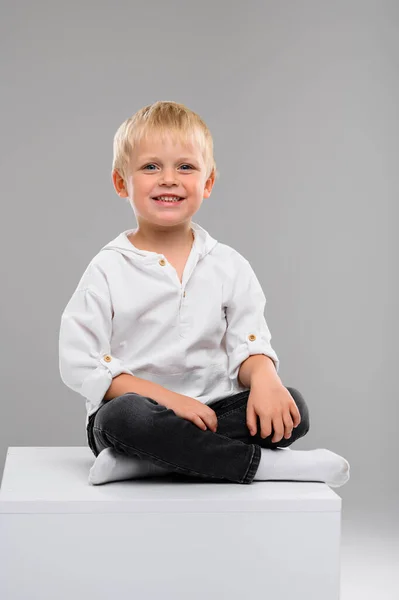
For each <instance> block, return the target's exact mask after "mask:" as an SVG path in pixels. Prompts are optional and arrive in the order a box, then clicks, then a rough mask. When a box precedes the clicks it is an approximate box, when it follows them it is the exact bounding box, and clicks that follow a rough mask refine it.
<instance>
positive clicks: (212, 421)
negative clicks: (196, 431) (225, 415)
mask: <svg viewBox="0 0 399 600" xmlns="http://www.w3.org/2000/svg"><path fill="white" fill-rule="evenodd" d="M163 404H164V406H167V408H171V409H172V410H173V412H175V413H176V414H177V416H178V417H182V418H183V419H187V420H188V421H191V422H192V423H194V425H197V427H199V428H200V429H203V430H206V429H207V427H209V429H211V431H213V432H214V433H216V430H217V425H218V423H217V416H216V413H215V411H214V410H213V409H212V408H211V407H210V406H208V405H207V404H203V403H202V402H200V401H199V400H196V399H195V398H191V397H190V396H185V395H184V394H176V395H175V397H174V398H173V399H171V400H168V402H167V404H166V403H163Z"/></svg>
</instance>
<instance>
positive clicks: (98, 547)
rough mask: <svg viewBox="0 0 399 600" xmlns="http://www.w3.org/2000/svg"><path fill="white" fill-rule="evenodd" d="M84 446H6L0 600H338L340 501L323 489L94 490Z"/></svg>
mask: <svg viewBox="0 0 399 600" xmlns="http://www.w3.org/2000/svg"><path fill="white" fill-rule="evenodd" d="M94 460H95V457H94V455H93V454H92V452H91V450H90V449H89V448H88V447H40V448H32V447H10V448H8V451H7V457H6V463H5V467H4V473H3V480H2V484H1V489H0V570H1V573H0V598H1V599H2V600H3V599H4V600H72V599H74V600H80V599H83V598H89V599H90V600H91V599H93V600H94V599H95V600H132V599H137V600H204V599H206V600H213V599H215V600H216V599H218V600H220V598H228V599H229V600H243V598H246V597H248V598H249V597H253V598H259V599H270V600H271V599H272V598H273V599H274V598H275V599H276V600H292V599H293V598H295V600H338V599H339V587H340V585H339V579H340V538H341V498H340V496H338V495H337V494H336V493H335V492H334V491H333V490H332V489H331V488H330V487H329V486H327V485H326V484H324V483H317V482H299V481H298V482H294V481H264V482H263V481H254V482H252V483H251V484H238V483H231V482H228V481H227V482H224V481H221V482H217V483H214V482H208V481H204V482H202V481H198V480H197V479H196V480H192V481H186V480H184V481H179V480H178V479H176V478H174V479H173V476H161V477H151V478H146V479H137V480H128V481H120V482H112V483H107V484H104V485H99V486H92V485H90V484H89V483H88V480H87V478H88V474H89V470H90V467H91V466H92V464H93V462H94Z"/></svg>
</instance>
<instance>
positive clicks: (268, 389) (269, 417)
mask: <svg viewBox="0 0 399 600" xmlns="http://www.w3.org/2000/svg"><path fill="white" fill-rule="evenodd" d="M257 415H259V418H260V436H261V438H267V437H268V436H269V435H271V433H272V427H273V430H274V436H273V438H272V440H271V441H272V442H274V443H275V442H279V441H280V440H281V439H282V438H283V437H285V438H286V439H288V438H290V437H291V433H292V430H293V428H294V427H297V426H298V425H299V423H300V422H301V415H300V412H299V410H298V407H297V405H296V404H295V401H294V399H293V397H292V396H291V394H290V393H289V391H288V390H287V388H286V387H284V386H283V384H278V383H277V384H276V383H274V382H273V383H272V384H271V383H270V382H268V381H267V380H262V379H260V380H259V379H258V380H257V381H256V382H255V383H254V384H253V385H252V386H251V390H250V394H249V397H248V403H247V426H248V429H249V431H250V434H251V435H255V434H256V430H257Z"/></svg>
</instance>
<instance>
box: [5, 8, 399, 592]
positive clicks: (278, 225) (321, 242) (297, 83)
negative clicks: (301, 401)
mask: <svg viewBox="0 0 399 600" xmlns="http://www.w3.org/2000/svg"><path fill="white" fill-rule="evenodd" d="M0 21H1V25H0V40H1V41H0V44H1V46H0V49H1V53H0V56H1V58H0V61H1V62H0V68H1V88H2V89H1V112H0V126H1V164H0V185H1V200H2V218H1V237H0V243H1V259H0V260H1V280H2V285H1V289H2V294H1V296H0V302H1V307H0V308H1V312H0V314H1V331H2V351H1V362H0V369H1V371H0V373H1V382H2V394H1V416H0V455H1V456H0V459H1V460H0V464H1V467H0V473H1V472H2V468H3V466H4V459H5V454H6V451H7V447H8V446H51V445H57V446H69V445H71V446H76V445H85V444H86V437H85V430H84V420H85V405H84V399H83V397H81V396H78V395H76V394H75V393H74V392H72V391H71V390H69V389H68V388H66V387H65V386H64V385H63V383H62V381H61V379H60V376H59V371H58V347H57V344H58V333H59V325H60V318H61V313H62V311H63V309H64V307H65V305H66V303H67V301H68V300H69V298H70V296H71V295H72V293H73V291H74V289H75V287H76V285H77V283H78V280H79V279H80V277H81V275H82V273H83V271H84V269H85V268H86V266H87V264H88V262H89V261H90V260H91V258H92V257H93V256H94V255H95V254H96V253H97V252H98V250H99V249H100V248H101V247H102V246H103V245H104V244H105V243H106V242H108V241H109V240H111V239H112V238H113V237H115V236H116V235H117V234H118V233H119V232H120V231H122V230H124V229H127V228H130V227H134V226H136V222H135V218H134V213H133V211H132V209H131V208H130V207H129V205H128V204H126V202H125V201H124V200H123V199H120V198H119V197H118V196H117V195H116V193H115V191H114V189H113V186H112V181H111V161H112V140H113V136H114V133H115V131H116V129H117V128H118V126H119V125H120V124H121V123H122V121H124V120H125V119H126V118H127V117H129V116H131V115H132V114H133V113H134V112H136V110H138V109H139V108H141V107H142V106H144V105H145V104H149V103H151V102H154V101H156V100H175V101H177V102H182V103H184V104H186V105H187V106H189V107H190V108H192V109H193V110H195V111H196V112H198V113H199V114H200V115H201V116H202V117H203V118H204V120H205V121H206V123H207V124H208V126H209V127H210V129H211V132H212V134H213V138H214V144H215V158H216V162H217V165H218V168H219V171H220V178H219V180H218V181H217V182H216V184H215V186H214V188H213V192H212V195H211V197H210V198H209V199H205V200H204V202H203V204H202V207H201V209H200V211H199V212H198V213H196V214H195V215H194V217H193V220H194V221H197V222H199V223H200V224H201V225H202V226H203V227H205V229H207V230H208V231H209V232H210V233H211V235H212V236H214V237H216V239H218V240H219V241H222V242H224V243H226V244H229V245H232V246H233V247H235V248H236V249H237V250H238V251H239V252H241V253H242V254H243V255H244V256H245V257H246V258H247V259H248V260H249V261H250V262H251V264H252V266H253V268H254V270H255V272H256V273H257V275H258V278H259V280H260V282H261V284H262V287H263V289H264V292H265V295H266V298H267V305H266V313H265V314H266V318H267V322H268V325H269V327H270V330H271V333H272V344H273V346H274V348H275V349H276V351H277V353H278V355H279V358H280V360H281V369H280V376H281V378H282V380H283V383H284V384H285V385H287V386H293V387H296V388H297V389H299V390H300V391H301V393H302V394H303V396H304V397H305V399H306V400H307V402H308V406H309V409H310V416H311V430H310V432H309V434H308V435H307V436H306V437H305V438H303V439H302V440H300V441H298V442H297V443H296V444H295V449H305V450H306V449H312V448H328V449H330V450H332V451H334V452H336V453H338V454H341V455H342V456H344V457H345V458H347V460H348V461H349V462H350V465H351V479H350V482H348V483H347V484H346V485H345V486H343V487H342V488H339V489H338V490H337V493H338V494H339V495H340V496H341V497H342V498H343V520H344V524H345V523H346V524H347V527H348V529H347V531H349V530H350V528H351V527H355V531H357V532H358V537H357V539H360V537H361V536H363V537H364V536H366V537H367V535H368V534H367V532H368V531H370V536H369V539H375V538H380V537H381V536H383V535H386V536H392V535H393V532H397V529H398V521H399V520H398V500H399V475H398V446H399V443H398V431H397V428H398V388H397V372H398V371H397V362H398V357H399V354H398V334H399V327H398V323H399V320H398V314H397V311H398V268H397V265H398V235H397V228H398V183H399V175H398V158H399V152H398V150H399V142H398V139H399V125H398V123H399V121H398V105H399V75H398V73H399V41H398V40H399V5H398V2H394V1H392V2H389V1H375V2H370V1H360V0H359V1H345V2H344V1H341V2H317V1H298V2H295V1H290V2H285V1H282V2H277V1H276V2H270V1H269V2H265V1H249V2H245V3H237V4H234V3H233V2H227V1H224V2H222V1H221V2H217V1H216V2H215V1H213V2H209V1H201V2H187V1H186V2H177V1H168V2H162V1H157V2H149V3H143V2H135V1H133V2H116V3H111V2H109V3H106V2H101V3H100V2H83V3H80V2H79V3H78V2H76V1H74V2H69V3H65V4H62V3H59V2H53V3H50V2H44V1H43V0H41V1H37V2H34V3H30V2H17V3H16V2H13V1H11V0H3V2H2V3H1V19H0ZM356 528H357V529H356ZM367 528H369V529H367ZM370 528H372V529H370ZM371 531H372V533H371ZM395 535H396V533H395ZM398 537H399V536H397V537H394V538H392V537H391V538H390V539H393V540H394V541H393V542H392V548H391V550H390V555H391V556H392V553H393V552H396V551H397V540H398ZM362 539H363V538H362ZM387 539H388V538H387ZM373 564H374V565H375V562H374V563H373ZM384 577H385V582H386V589H388V584H389V576H388V575H387V573H385V575H384ZM392 585H393V584H392ZM352 597H353V596H352ZM364 597H366V596H364V595H363V598H364ZM387 597H389V596H387ZM393 597H394V596H392V598H393Z"/></svg>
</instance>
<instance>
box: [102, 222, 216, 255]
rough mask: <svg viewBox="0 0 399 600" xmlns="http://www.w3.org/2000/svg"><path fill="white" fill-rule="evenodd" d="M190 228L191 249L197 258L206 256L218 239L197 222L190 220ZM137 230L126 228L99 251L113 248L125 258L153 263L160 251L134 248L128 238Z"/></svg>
mask: <svg viewBox="0 0 399 600" xmlns="http://www.w3.org/2000/svg"><path fill="white" fill-rule="evenodd" d="M191 228H192V230H193V232H194V242H193V250H194V251H195V252H196V253H197V254H198V260H201V259H202V258H204V256H206V255H207V254H208V253H209V252H210V251H211V250H212V248H214V247H215V246H216V244H217V243H218V241H217V240H216V239H214V238H213V237H212V236H211V235H210V234H209V233H208V232H207V231H206V230H205V229H204V228H203V227H201V225H198V223H194V222H193V221H192V222H191ZM134 231H137V228H133V229H127V230H126V231H122V232H121V233H120V234H119V235H117V236H116V238H114V239H113V240H111V241H110V242H108V243H107V244H105V246H103V247H102V248H101V250H100V252H102V251H105V250H114V251H117V252H120V253H121V254H123V255H124V256H126V257H127V258H130V259H133V260H138V261H140V262H144V263H152V262H153V263H155V262H158V260H159V256H160V255H161V253H156V252H152V251H149V250H141V249H140V248H136V246H133V244H132V243H131V242H130V240H129V239H128V237H127V236H128V235H129V234H130V233H133V232H134Z"/></svg>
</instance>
